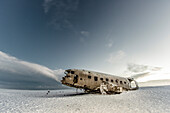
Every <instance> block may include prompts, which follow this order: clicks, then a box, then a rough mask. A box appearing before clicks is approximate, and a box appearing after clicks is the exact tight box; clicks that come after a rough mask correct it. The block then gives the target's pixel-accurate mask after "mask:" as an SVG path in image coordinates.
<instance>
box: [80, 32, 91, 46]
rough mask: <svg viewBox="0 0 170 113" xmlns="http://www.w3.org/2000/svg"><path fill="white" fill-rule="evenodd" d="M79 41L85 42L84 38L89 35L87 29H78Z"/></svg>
mask: <svg viewBox="0 0 170 113" xmlns="http://www.w3.org/2000/svg"><path fill="white" fill-rule="evenodd" d="M80 35H81V36H80V42H83V43H84V42H85V40H86V39H87V38H88V37H89V35H90V32H88V31H80Z"/></svg>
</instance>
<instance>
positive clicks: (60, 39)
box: [0, 0, 170, 76]
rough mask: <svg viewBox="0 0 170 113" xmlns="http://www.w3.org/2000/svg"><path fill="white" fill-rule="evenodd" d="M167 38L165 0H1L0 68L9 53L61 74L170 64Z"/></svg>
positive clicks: (169, 21) (169, 19)
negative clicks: (66, 71) (69, 70)
mask: <svg viewBox="0 0 170 113" xmlns="http://www.w3.org/2000/svg"><path fill="white" fill-rule="evenodd" d="M169 42H170V1H169V0H140V1H139V0H0V56H1V58H0V59H1V60H0V63H1V64H0V66H1V68H0V69H1V71H4V69H6V68H7V69H13V67H9V65H7V64H10V61H11V60H9V59H8V58H9V57H13V58H15V59H17V61H18V60H19V61H23V62H27V63H32V64H35V65H39V66H40V67H41V66H43V67H45V68H48V69H49V70H51V71H54V70H59V72H60V71H61V70H65V69H70V68H76V69H87V70H92V71H99V72H105V73H110V74H119V73H121V72H123V71H125V70H126V69H127V65H128V64H140V65H149V66H156V67H169V66H170V64H169V62H170V59H169V58H170V51H169V48H170V45H169ZM4 56H8V57H4ZM4 58H5V61H6V60H8V61H6V62H5V61H4ZM12 61H13V60H12ZM13 65H15V64H13ZM35 65H34V66H35ZM34 66H32V67H33V68H34ZM14 67H15V66H14ZM20 67H22V65H21V66H20ZM24 69H25V68H24ZM35 69H36V68H35ZM16 70H17V71H18V70H20V68H17V69H15V71H16ZM21 70H22V69H21ZM49 70H48V71H49ZM6 71H7V72H8V71H10V70H6ZM51 71H50V72H51ZM33 72H34V71H33ZM10 73H11V71H10ZM52 73H53V72H52ZM15 74H16V73H15ZM41 74H42V73H41ZM42 75H48V76H49V74H44V73H43V74H42Z"/></svg>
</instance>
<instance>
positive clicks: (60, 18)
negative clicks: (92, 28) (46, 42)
mask: <svg viewBox="0 0 170 113" xmlns="http://www.w3.org/2000/svg"><path fill="white" fill-rule="evenodd" d="M78 4H79V0H44V3H43V7H44V13H45V14H47V16H49V17H51V20H50V22H49V24H51V25H54V26H55V28H56V29H57V30H61V29H65V28H69V29H74V25H73V23H72V22H71V21H70V19H71V18H72V17H73V15H74V12H75V11H76V10H77V8H78Z"/></svg>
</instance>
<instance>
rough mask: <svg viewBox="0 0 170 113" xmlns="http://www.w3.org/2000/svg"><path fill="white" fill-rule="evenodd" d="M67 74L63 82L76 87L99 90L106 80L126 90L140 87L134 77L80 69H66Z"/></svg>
mask: <svg viewBox="0 0 170 113" xmlns="http://www.w3.org/2000/svg"><path fill="white" fill-rule="evenodd" d="M65 74H66V76H65V77H63V79H62V80H61V82H62V84H65V85H67V86H71V87H75V88H82V89H85V90H91V91H93V90H97V89H98V88H99V87H100V85H101V83H102V82H103V81H104V82H110V83H113V84H115V85H117V86H120V87H123V88H124V89H125V90H134V89H138V84H137V82H136V81H135V80H133V78H125V77H119V76H115V75H109V74H104V73H98V72H93V71H87V70H79V69H68V70H65ZM131 83H133V85H134V86H132V84H131Z"/></svg>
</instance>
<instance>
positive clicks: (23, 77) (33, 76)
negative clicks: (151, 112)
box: [0, 51, 64, 87]
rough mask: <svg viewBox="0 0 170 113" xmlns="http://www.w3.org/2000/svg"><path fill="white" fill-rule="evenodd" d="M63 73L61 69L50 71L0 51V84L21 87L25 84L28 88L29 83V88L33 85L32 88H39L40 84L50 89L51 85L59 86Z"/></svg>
mask: <svg viewBox="0 0 170 113" xmlns="http://www.w3.org/2000/svg"><path fill="white" fill-rule="evenodd" d="M63 72H64V70H62V69H59V70H51V69H49V68H47V67H45V66H42V65H39V64H35V63H31V62H27V61H23V60H20V59H18V58H16V57H13V56H10V55H8V54H6V53H4V52H2V51H0V84H1V83H5V84H11V83H12V84H13V85H16V84H20V85H23V84H25V83H26V84H27V86H28V85H29V83H30V86H31V84H32V83H34V84H33V86H34V87H40V84H41V86H44V87H48V86H50V87H51V86H52V84H53V85H58V84H59V81H60V79H61V77H62V76H63ZM11 81H12V82H11ZM18 82H19V83H18ZM23 82H25V83H23ZM49 82H50V83H49ZM35 84H36V85H35ZM1 86H2V84H1ZM8 87H10V86H8ZM23 87H24V86H23Z"/></svg>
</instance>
